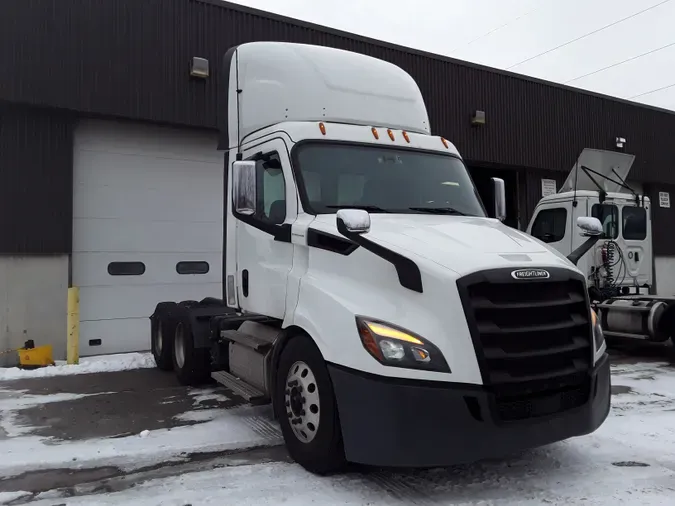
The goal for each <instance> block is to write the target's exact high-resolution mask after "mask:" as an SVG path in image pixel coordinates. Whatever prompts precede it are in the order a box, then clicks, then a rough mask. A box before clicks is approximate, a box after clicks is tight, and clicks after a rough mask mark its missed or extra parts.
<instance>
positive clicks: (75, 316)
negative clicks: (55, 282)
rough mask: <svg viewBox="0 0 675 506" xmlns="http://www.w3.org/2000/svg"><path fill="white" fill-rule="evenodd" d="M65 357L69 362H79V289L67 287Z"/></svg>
mask: <svg viewBox="0 0 675 506" xmlns="http://www.w3.org/2000/svg"><path fill="white" fill-rule="evenodd" d="M66 350H67V351H66V358H67V360H68V363H69V364H79V363H80V289H79V288H78V287H76V286H72V287H70V288H68V337H67V343H66Z"/></svg>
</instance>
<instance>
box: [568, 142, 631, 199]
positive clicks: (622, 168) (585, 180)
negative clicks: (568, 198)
mask: <svg viewBox="0 0 675 506" xmlns="http://www.w3.org/2000/svg"><path fill="white" fill-rule="evenodd" d="M634 161H635V155H629V154H626V153H619V152H616V151H606V150H601V149H589V148H585V149H584V150H583V151H582V152H581V154H580V155H579V158H578V159H577V162H576V163H575V164H574V166H573V167H572V170H570V173H569V175H568V176H567V179H566V180H565V182H564V183H563V185H562V186H561V187H560V193H564V192H569V191H574V190H575V189H576V190H589V191H599V190H600V188H598V186H597V185H596V184H595V183H594V182H593V179H595V181H596V182H597V183H598V184H599V185H600V186H602V190H604V191H605V192H606V193H620V192H621V191H622V189H624V188H623V187H622V186H621V185H620V184H618V183H619V182H621V181H622V180H623V181H625V180H626V178H627V177H628V174H629V173H630V169H631V167H632V166H633V162H634ZM582 167H588V168H589V169H591V170H592V171H594V172H595V173H596V174H593V173H591V174H590V177H589V174H587V173H586V172H585V171H584V170H582ZM591 177H592V178H593V179H591ZM575 180H576V186H575ZM624 193H625V191H624Z"/></svg>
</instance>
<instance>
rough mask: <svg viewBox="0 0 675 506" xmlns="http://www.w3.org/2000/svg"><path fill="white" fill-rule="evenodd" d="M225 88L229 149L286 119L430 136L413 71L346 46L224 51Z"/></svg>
mask: <svg viewBox="0 0 675 506" xmlns="http://www.w3.org/2000/svg"><path fill="white" fill-rule="evenodd" d="M219 86H220V89H219V98H220V100H219V110H218V118H219V127H220V139H219V146H218V147H219V149H222V150H224V149H228V148H232V147H235V146H237V145H238V143H239V142H241V141H242V140H243V139H244V138H245V137H246V136H247V135H249V134H251V133H253V132H255V131H257V130H260V129H262V128H265V127H268V126H271V125H274V124H277V123H281V122H285V121H326V122H335V123H350V124H357V125H366V126H369V125H370V126H384V127H390V128H396V129H401V130H407V131H410V132H417V133H424V134H429V133H430V127H429V117H428V114H427V110H426V107H425V105H424V99H423V98H422V93H421V92H420V90H419V87H418V86H417V83H415V81H414V80H413V78H412V77H411V76H410V75H409V74H408V73H407V72H405V71H404V70H403V69H401V68H400V67H397V66H396V65H394V64H391V63H388V62H385V61H382V60H378V59H376V58H372V57H370V56H365V55H362V54H357V53H352V52H348V51H343V50H340V49H334V48H329V47H323V46H310V45H305V44H295V43H286V42H250V43H246V44H241V45H239V46H235V47H233V48H231V49H230V50H229V51H228V52H227V53H226V54H225V56H224V58H223V69H222V76H221V81H220V84H219ZM238 90H239V93H237V91H238ZM237 108H238V110H237Z"/></svg>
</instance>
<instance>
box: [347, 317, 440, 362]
mask: <svg viewBox="0 0 675 506" xmlns="http://www.w3.org/2000/svg"><path fill="white" fill-rule="evenodd" d="M356 327H357V329H358V331H359V336H360V337H361V343H362V344H363V347H364V348H365V349H366V351H367V352H368V353H370V354H371V355H372V357H373V358H374V359H375V360H377V361H378V362H380V363H381V364H382V365H386V366H391V367H403V368H406V369H422V370H425V371H435V372H450V366H448V362H447V361H446V360H445V357H444V356H443V354H442V353H441V351H440V350H439V349H438V348H437V347H436V346H434V345H433V344H432V343H431V342H429V340H427V339H423V338H422V337H420V336H418V335H417V334H414V333H412V332H410V331H408V330H405V329H402V328H399V327H396V326H394V325H392V324H390V323H384V322H380V321H376V320H371V319H368V318H363V317H359V316H357V317H356Z"/></svg>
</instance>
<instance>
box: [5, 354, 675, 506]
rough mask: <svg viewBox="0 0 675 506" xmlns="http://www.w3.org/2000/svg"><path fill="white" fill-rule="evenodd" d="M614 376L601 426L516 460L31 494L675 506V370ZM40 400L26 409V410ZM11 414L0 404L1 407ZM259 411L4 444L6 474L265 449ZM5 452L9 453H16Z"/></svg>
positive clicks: (168, 502)
mask: <svg viewBox="0 0 675 506" xmlns="http://www.w3.org/2000/svg"><path fill="white" fill-rule="evenodd" d="M612 372H613V378H612V382H613V385H614V387H615V390H617V395H615V396H614V397H613V401H612V402H613V409H612V412H611V413H610V416H609V418H608V419H607V421H606V422H605V424H604V425H603V426H602V427H600V429H598V430H597V431H596V432H595V433H594V434H591V435H589V436H584V437H580V438H574V439H571V440H568V441H565V442H562V443H558V444H554V445H550V446H547V447H544V448H539V449H535V450H531V451H526V452H522V453H521V454H519V455H515V456H513V457H511V458H509V459H503V460H494V461H486V462H481V463H476V464H471V465H464V466H456V467H452V468H448V469H435V470H426V471H383V470H369V471H366V472H360V473H356V472H353V473H350V474H345V475H341V476H335V477H329V478H320V477H316V476H313V475H310V474H308V473H306V472H305V471H304V470H303V469H302V468H301V467H299V466H297V465H295V464H287V463H271V464H255V465H252V464H248V465H239V466H233V467H224V468H218V469H213V470H210V471H203V472H193V473H187V474H182V475H180V476H173V477H170V478H157V479H153V480H150V481H145V482H141V483H136V484H135V485H134V486H133V487H131V488H124V489H122V490H120V491H117V492H112V493H100V494H93V495H86V494H85V495H76V496H74V497H70V496H68V494H64V493H63V492H61V491H56V490H54V491H50V492H45V493H43V494H40V495H38V496H36V497H35V498H34V500H33V501H31V502H30V504H31V505H35V506H53V505H54V504H65V505H67V506H78V505H80V506H82V505H87V506H97V505H101V506H105V505H117V504H133V505H134V506H155V505H157V506H159V505H162V506H174V505H175V506H184V505H186V504H190V505H192V506H198V505H199V506H201V505H218V506H220V505H223V504H237V505H238V506H247V505H251V506H253V505H256V506H266V505H269V506H272V505H278V504H288V505H296V506H307V505H321V504H330V505H331V506H332V505H366V504H367V505H372V506H378V505H388V506H390V505H404V504H445V505H459V504H482V505H492V504H494V505H499V506H540V505H559V506H563V505H565V506H566V505H572V504H583V505H588V506H601V505H602V506H605V505H607V506H615V505H622V504H626V505H630V506H633V505H635V506H638V505H649V506H657V505H658V506H661V505H663V506H665V505H669V506H670V505H672V504H673V503H674V500H673V497H675V369H673V368H672V367H666V366H665V365H664V364H655V363H643V364H637V365H619V366H615V367H613V368H612ZM220 392H222V391H221V390H213V391H206V392H205V391H201V392H195V395H194V397H195V399H208V398H213V396H217V395H221V393H220ZM103 395H105V394H103ZM36 397H40V396H36ZM46 397H51V396H46ZM0 398H1V397H0ZM38 400H39V399H28V400H21V401H20V402H22V403H23V405H27V404H30V403H31V402H37V401H38ZM43 400H44V399H43ZM44 401H46V400H44ZM2 402H4V401H2ZM46 402H48V401H46ZM4 407H7V405H6V404H0V410H2V409H3V408H4ZM264 409H265V408H255V409H254V408H235V409H232V410H204V411H203V412H202V413H200V412H189V413H188V414H185V415H181V416H184V417H186V418H190V417H193V418H192V419H199V420H207V421H206V422H205V423H203V424H199V425H195V426H190V427H180V428H174V429H171V430H162V431H151V432H150V433H149V434H148V435H147V436H146V437H140V436H133V437H126V438H120V439H99V440H91V441H80V442H64V443H62V444H53V443H49V442H47V441H40V440H39V438H34V437H31V436H25V435H19V436H18V437H16V438H13V439H10V440H5V441H2V440H1V439H0V451H2V453H3V454H4V455H5V458H4V459H3V460H4V462H2V461H0V476H2V475H7V472H9V471H10V470H16V467H14V466H12V465H8V464H7V462H8V461H9V462H12V461H13V462H14V463H15V464H18V465H19V467H21V468H22V469H26V470H27V469H38V468H42V467H53V466H57V465H60V463H63V462H65V461H67V460H69V459H70V458H72V457H75V458H77V459H78V462H79V463H80V465H81V466H87V467H90V466H92V465H94V464H97V465H100V464H103V463H105V464H106V465H110V464H112V465H126V466H127V467H131V468H134V467H137V466H138V465H139V461H142V460H144V459H145V461H146V462H147V461H148V460H154V461H159V460H160V459H164V458H171V457H172V456H173V457H175V456H177V455H179V452H180V451H202V452H206V451H212V450H214V449H217V448H221V449H225V448H234V447H236V446H240V447H241V446H247V445H249V446H250V445H253V444H261V442H263V441H264V442H269V441H271V440H272V439H273V438H275V437H276V438H278V437H279V435H278V430H277V429H276V425H274V424H273V423H272V422H270V421H269V418H268V416H269V412H266V411H264ZM0 412H1V411H0ZM12 445H14V446H12ZM7 449H13V453H12V455H11V456H10V457H9V458H7ZM17 459H18V460H17ZM12 494H14V493H12ZM7 497H11V496H0V504H2V502H3V501H5V500H9V499H7ZM13 497H20V495H19V493H16V494H15V495H14V496H13Z"/></svg>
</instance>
